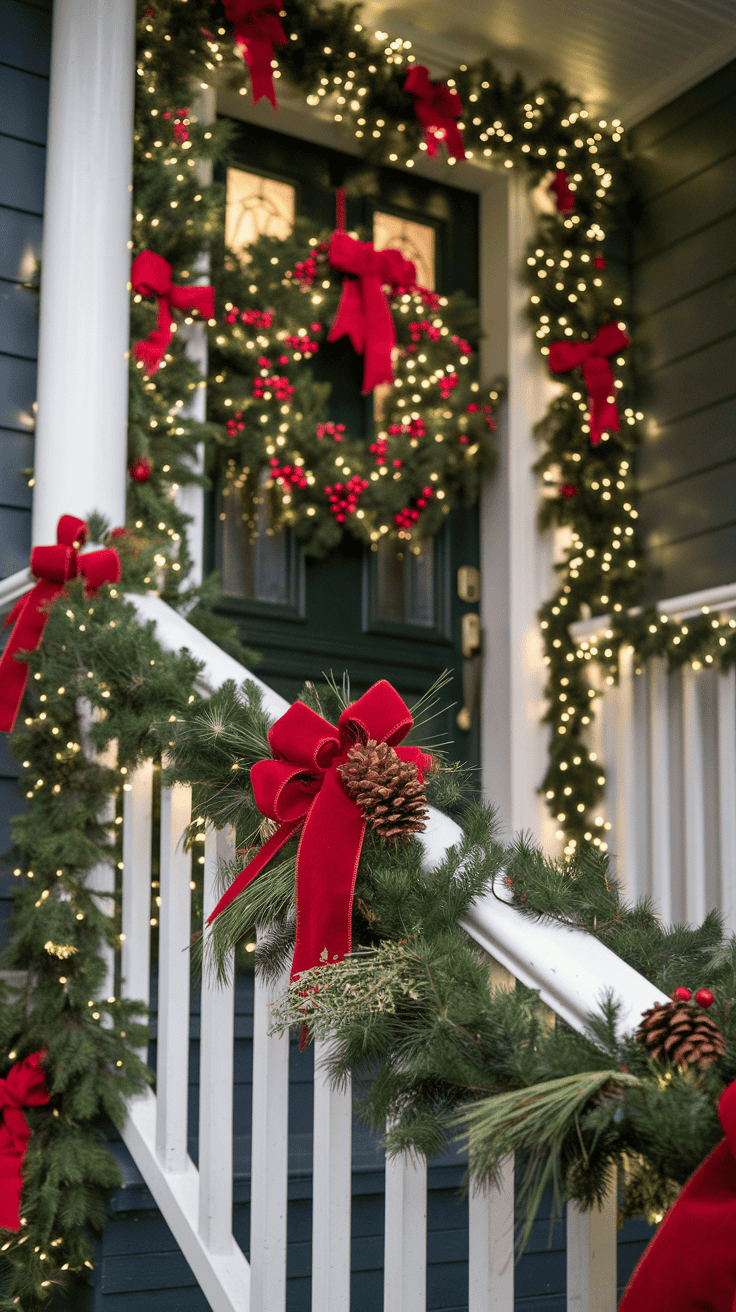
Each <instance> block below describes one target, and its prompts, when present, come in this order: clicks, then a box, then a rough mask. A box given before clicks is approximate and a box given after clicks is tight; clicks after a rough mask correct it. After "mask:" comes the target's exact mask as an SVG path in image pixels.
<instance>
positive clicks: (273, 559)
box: [220, 169, 294, 606]
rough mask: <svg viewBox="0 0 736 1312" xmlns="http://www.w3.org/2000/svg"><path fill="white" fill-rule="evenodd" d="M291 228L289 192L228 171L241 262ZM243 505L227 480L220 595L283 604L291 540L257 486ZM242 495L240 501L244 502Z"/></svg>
mask: <svg viewBox="0 0 736 1312" xmlns="http://www.w3.org/2000/svg"><path fill="white" fill-rule="evenodd" d="M293 226H294V188H293V187H292V186H290V185H289V184H288V183H287V182H277V181H276V180H275V179H273V178H262V177H260V176H259V174H257V173H247V172H246V171H245V170H244V169H228V171H227V194H226V202H225V241H226V244H227V245H228V246H230V247H231V248H232V249H233V250H235V251H238V252H239V254H240V255H241V256H244V257H245V258H246V259H247V257H248V247H249V246H250V245H251V244H252V243H253V242H254V241H257V240H258V238H259V237H263V236H266V237H278V238H280V239H281V240H283V239H284V238H286V237H288V236H289V233H290V232H291V230H292V228H293ZM267 480H268V472H267V471H266V470H263V471H262V473H261V477H260V481H259V493H258V497H257V498H256V500H255V502H253V501H251V502H250V504H248V501H247V493H245V492H244V491H243V489H241V488H239V487H238V486H237V480H235V482H232V481H230V482H229V483H228V484H227V485H226V486H225V488H223V495H222V507H221V514H220V526H221V532H222V590H223V592H224V593H225V595H226V596H228V597H240V598H242V599H243V600H245V601H266V602H270V603H271V604H272V605H275V606H284V605H288V604H289V603H290V601H291V595H290V577H289V576H290V557H291V535H290V534H289V533H288V532H287V531H285V530H283V529H280V530H279V531H278V532H277V531H276V530H275V529H274V528H273V526H272V524H271V515H270V507H269V498H268V495H267V492H266V490H265V488H264V486H263V484H264V483H265V482H266V481H267ZM244 496H246V500H245V501H244V499H243V498H244Z"/></svg>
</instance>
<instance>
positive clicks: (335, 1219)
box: [269, 1039, 353, 1312]
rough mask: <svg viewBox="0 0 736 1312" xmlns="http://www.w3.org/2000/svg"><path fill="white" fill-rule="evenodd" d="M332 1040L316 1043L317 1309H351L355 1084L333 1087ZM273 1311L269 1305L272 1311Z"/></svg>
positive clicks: (314, 1286) (314, 1211)
mask: <svg viewBox="0 0 736 1312" xmlns="http://www.w3.org/2000/svg"><path fill="white" fill-rule="evenodd" d="M329 1051H330V1040H329V1039H318V1040H317V1041H316V1043H315V1045H314V1141H313V1148H314V1164H313V1168H312V1172H313V1173H312V1312H348V1309H349V1307H350V1201H351V1149H352V1130H353V1093H352V1084H351V1083H350V1082H348V1084H347V1085H346V1086H345V1087H344V1088H342V1089H334V1088H331V1087H330V1083H329V1080H328V1078H327V1073H326V1070H325V1062H326V1059H327V1057H328V1055H329ZM269 1312H270V1309H269Z"/></svg>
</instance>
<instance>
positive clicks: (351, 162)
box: [208, 123, 480, 766]
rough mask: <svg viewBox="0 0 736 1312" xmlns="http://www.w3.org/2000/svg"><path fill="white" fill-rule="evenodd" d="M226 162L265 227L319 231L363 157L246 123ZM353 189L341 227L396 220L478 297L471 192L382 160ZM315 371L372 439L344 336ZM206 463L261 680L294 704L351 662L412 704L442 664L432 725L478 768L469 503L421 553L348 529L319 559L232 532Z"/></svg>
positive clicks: (439, 268)
mask: <svg viewBox="0 0 736 1312" xmlns="http://www.w3.org/2000/svg"><path fill="white" fill-rule="evenodd" d="M235 162H236V166H237V170H238V171H239V173H240V175H241V176H240V183H239V185H240V184H242V185H243V186H245V187H246V188H247V187H248V186H251V185H252V186H254V187H255V189H256V193H259V189H260V191H262V193H263V195H262V197H261V198H260V199H258V204H259V205H261V207H262V206H267V207H269V213H271V212H272V213H273V221H274V223H276V224H278V222H288V214H287V215H286V218H284V216H283V215H281V217H279V207H280V206H281V207H283V208H284V211H285V212H286V211H289V207H290V206H292V207H293V213H295V214H296V215H299V216H303V217H305V218H309V219H310V220H312V221H313V222H315V223H316V224H317V225H319V226H320V227H324V228H325V229H332V228H334V226H335V186H336V185H339V184H341V183H342V182H343V180H344V179H345V177H346V175H349V174H350V173H352V174H353V175H354V174H355V172H356V168H359V167H360V165H359V163H358V161H356V160H355V159H354V158H353V157H350V156H346V155H342V154H340V153H338V152H336V151H331V150H328V149H325V148H323V147H320V146H316V145H313V144H312V143H309V142H305V141H302V140H297V139H295V138H292V137H287V136H283V135H281V134H279V133H276V132H271V131H268V130H266V129H263V128H256V127H253V126H251V125H249V124H243V123H238V124H237V125H236V146H235ZM246 175H250V178H252V179H253V182H252V183H251V182H250V181H249V178H248V177H247V176H246ZM352 190H353V189H352V188H349V192H350V191H352ZM362 191H363V193H364V194H360V195H354V194H348V199H347V227H348V229H350V228H362V229H363V230H364V231H365V232H367V233H368V234H370V233H371V232H372V231H373V229H374V224H375V223H379V222H381V223H384V224H392V223H393V224H397V223H398V224H399V225H400V227H401V231H402V233H404V234H409V236H408V237H407V240H408V239H409V238H411V240H412V241H415V242H416V250H417V258H418V259H419V260H423V261H424V268H421V267H419V265H418V281H420V282H421V281H423V280H425V281H427V283H428V280H429V279H430V278H431V277H434V284H435V288H436V290H437V291H439V292H440V293H443V294H448V293H450V292H453V291H455V290H457V289H461V290H463V291H464V292H466V293H467V294H468V295H469V296H471V297H473V298H477V296H478V205H477V197H476V196H475V195H474V194H472V193H469V192H464V191H460V190H458V189H455V188H452V187H444V186H440V185H438V184H436V183H433V182H428V181H426V180H425V179H423V178H418V177H413V176H409V175H408V174H407V173H406V172H404V171H398V170H394V169H388V168H382V169H376V170H371V171H370V173H365V175H364V186H363V187H362ZM272 230H274V229H272ZM430 264H431V265H433V269H431V270H430V268H429V265H430ZM313 367H314V372H315V375H316V376H317V377H318V378H322V379H325V380H327V381H329V382H330V383H331V386H332V393H331V401H330V409H331V418H332V419H333V420H334V421H335V422H345V423H346V424H348V425H349V426H350V429H351V431H356V430H357V431H361V430H362V431H363V433H364V434H365V436H366V440H367V441H370V440H372V437H371V435H370V434H371V429H372V423H373V415H372V398H371V397H368V398H364V397H362V396H361V379H362V370H363V362H362V358H361V357H358V356H356V354H355V352H354V351H353V348H352V346H351V345H350V343H349V342H348V339H347V338H344V339H342V340H341V341H339V342H337V343H335V344H334V345H332V346H328V347H325V348H323V349H322V350H320V353H319V355H318V356H317V357H316V359H315V362H314V366H313ZM212 472H213V475H214V483H215V486H214V489H213V492H212V494H211V499H210V506H209V516H208V519H209V530H208V553H209V560H208V564H209V566H210V568H215V567H217V568H220V569H221V570H222V573H223V590H224V592H225V594H226V598H227V600H226V603H225V610H226V611H227V613H228V614H230V615H233V616H235V617H238V618H239V620H240V627H241V635H242V640H243V642H244V643H246V644H247V646H249V647H251V648H255V649H256V650H257V651H259V652H260V653H262V657H263V659H262V663H261V664H260V665H259V667H258V674H259V675H260V677H261V678H263V679H264V680H265V681H266V682H267V683H269V684H271V685H272V686H273V687H274V688H276V689H277V690H278V691H279V692H281V693H282V694H283V695H284V696H285V697H288V698H289V699H290V700H293V699H294V697H295V696H296V695H297V693H298V691H299V689H300V687H301V685H302V684H303V682H304V680H305V679H312V680H315V681H319V680H321V678H322V676H323V674H324V673H328V672H329V671H330V670H331V671H333V673H334V674H335V675H336V676H337V677H338V679H340V678H341V677H342V673H343V671H347V672H348V673H349V675H350V680H351V688H352V692H353V694H354V695H356V696H357V695H360V693H362V692H364V691H365V689H366V688H367V687H369V686H370V684H372V683H373V682H375V681H376V680H377V679H381V678H385V679H388V680H389V681H390V682H391V683H393V684H394V686H395V687H396V688H397V689H398V690H399V692H400V693H401V694H402V696H404V698H405V699H406V701H407V702H408V703H409V704H410V705H411V703H412V702H414V701H416V699H417V697H418V696H420V695H421V694H422V693H424V692H425V691H426V690H427V688H428V687H429V686H430V685H431V684H432V683H433V682H434V680H435V679H436V678H437V676H438V675H439V674H440V673H441V671H442V670H444V669H451V670H452V671H453V679H452V683H451V684H450V685H449V686H448V687H447V688H446V689H445V690H444V692H443V693H442V694H441V703H442V705H446V706H447V707H448V709H447V712H446V714H444V715H443V716H442V717H441V718H440V719H438V720H437V721H436V722H435V724H434V725H433V726H432V731H433V733H434V734H436V735H437V736H438V737H439V738H440V739H444V740H445V741H447V740H448V739H449V740H450V742H449V746H448V751H449V754H450V755H451V756H452V757H453V758H455V759H459V760H464V761H466V762H468V764H470V765H472V766H477V765H478V764H479V758H480V741H479V729H478V711H477V705H476V706H475V707H474V708H473V714H472V717H471V724H470V728H469V729H461V728H459V727H458V725H457V723H456V716H457V713H458V711H460V708H461V707H462V706H463V704H464V697H463V656H462V652H461V626H462V617H463V614H465V613H468V612H470V611H476V610H477V605H473V604H472V603H469V602H463V601H462V600H461V599H460V596H459V594H458V571H459V570H461V569H462V568H463V567H467V566H471V567H476V568H477V566H478V563H479V560H478V511H477V507H474V508H473V509H471V510H455V511H453V512H452V513H451V514H450V515H449V516H448V518H447V522H446V524H445V527H444V529H443V531H442V532H441V534H440V535H439V537H438V538H437V539H436V540H435V541H434V542H433V543H426V544H425V545H424V546H423V548H422V550H421V552H420V554H418V555H416V554H412V553H411V552H406V553H405V554H404V556H399V557H398V558H397V556H396V554H395V549H394V548H392V547H391V545H390V544H388V543H384V544H381V549H380V550H378V551H371V550H369V549H367V548H364V547H363V545H362V544H360V543H359V542H357V541H356V540H354V539H351V538H350V537H348V536H347V535H346V537H345V538H344V539H343V542H342V544H341V545H340V547H339V548H338V549H337V550H335V551H333V552H332V553H331V555H329V556H328V557H327V558H326V559H324V560H314V559H312V558H310V557H306V556H304V555H303V553H302V552H301V551H300V550H299V548H298V547H297V545H296V543H295V542H294V541H293V539H291V536H290V535H289V534H288V532H287V533H282V534H273V533H269V531H268V524H267V523H266V522H265V521H264V523H263V525H262V529H263V531H262V533H261V534H260V535H259V537H258V539H257V541H256V543H255V544H251V545H250V546H247V545H246V544H244V543H243V542H242V541H240V540H239V539H238V531H239V530H238V524H237V523H235V522H234V521H232V522H231V520H230V508H229V505H228V502H226V501H224V499H223V498H222V489H221V486H220V485H219V482H218V479H217V470H213V471H212ZM264 514H265V511H264ZM466 682H467V679H466ZM450 703H453V705H452V706H450Z"/></svg>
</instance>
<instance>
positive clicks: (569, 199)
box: [549, 169, 575, 214]
mask: <svg viewBox="0 0 736 1312" xmlns="http://www.w3.org/2000/svg"><path fill="white" fill-rule="evenodd" d="M549 191H551V192H552V195H553V196H554V198H555V205H556V206H557V209H558V211H559V213H560V214H569V213H570V211H571V210H574V209H575V193H574V192H573V191H570V188H569V186H568V183H567V169H558V170H557V172H556V173H555V176H554V178H553V179H552V181H551V182H550V184H549Z"/></svg>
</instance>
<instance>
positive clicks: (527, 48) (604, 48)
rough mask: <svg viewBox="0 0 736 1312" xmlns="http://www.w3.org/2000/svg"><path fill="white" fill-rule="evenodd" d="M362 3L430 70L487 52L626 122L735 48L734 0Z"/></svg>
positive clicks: (372, 19) (507, 67)
mask: <svg viewBox="0 0 736 1312" xmlns="http://www.w3.org/2000/svg"><path fill="white" fill-rule="evenodd" d="M364 13H365V16H366V19H367V20H368V22H369V23H370V24H372V25H373V26H374V27H375V28H378V29H382V30H385V31H388V32H390V33H391V34H392V35H401V36H404V37H406V38H408V39H410V40H411V41H412V42H413V43H414V53H415V54H416V55H417V58H418V59H420V60H424V61H426V62H429V63H430V64H432V65H434V71H435V72H440V71H442V68H443V66H444V67H445V68H447V67H449V66H451V65H454V64H456V63H458V62H462V61H467V62H471V61H473V60H475V59H477V58H479V57H480V56H481V55H483V54H486V53H488V54H490V56H491V58H492V59H494V61H495V62H496V63H498V64H499V66H500V67H501V69H502V71H503V72H504V73H506V74H509V73H511V72H514V71H516V70H517V69H518V70H520V71H521V72H522V73H523V74H524V75H525V77H527V78H529V79H531V80H537V79H538V78H540V77H544V76H548V77H549V76H551V77H555V78H558V79H559V80H560V81H561V82H562V83H563V84H564V85H565V86H566V87H567V88H568V89H569V90H570V91H572V92H575V93H576V94H578V95H580V96H582V97H583V99H584V100H586V102H588V103H589V104H590V105H591V106H592V107H593V108H594V109H598V110H600V111H606V112H607V113H608V114H613V115H617V116H618V117H619V118H621V119H622V120H623V121H624V122H627V123H632V122H636V121H637V120H638V119H639V118H641V117H643V116H644V115H645V114H646V113H651V112H652V111H653V110H654V109H656V108H658V107H659V106H660V105H662V104H666V103H667V101H668V100H671V99H673V98H674V97H675V96H677V95H679V94H681V92H682V91H685V90H687V88H688V87H690V86H692V85H694V83H695V82H697V81H698V80H700V78H701V77H707V76H708V74H709V73H712V72H714V71H715V70H716V69H718V68H720V67H722V66H723V65H724V64H726V63H728V62H729V60H730V59H733V58H734V57H736V3H734V0H700V3H694V0H605V2H604V0H587V2H586V0H554V3H549V0H482V2H481V3H480V4H475V5H472V6H471V5H469V4H465V5H458V4H457V3H453V0H425V3H423V4H422V5H421V6H418V5H416V4H404V5H400V4H399V5H397V4H392V3H390V2H389V3H384V0H369V3H368V4H366V6H365V9H364Z"/></svg>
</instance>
